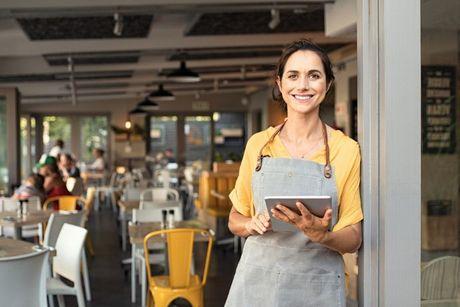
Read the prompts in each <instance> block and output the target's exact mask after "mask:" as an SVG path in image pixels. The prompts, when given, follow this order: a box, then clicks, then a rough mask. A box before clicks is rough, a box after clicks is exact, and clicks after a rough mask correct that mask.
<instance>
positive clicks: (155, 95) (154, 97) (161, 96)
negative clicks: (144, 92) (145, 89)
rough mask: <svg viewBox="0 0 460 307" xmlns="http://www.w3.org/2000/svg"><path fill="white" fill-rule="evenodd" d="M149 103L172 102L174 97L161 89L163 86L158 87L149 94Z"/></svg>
mask: <svg viewBox="0 0 460 307" xmlns="http://www.w3.org/2000/svg"><path fill="white" fill-rule="evenodd" d="M147 98H148V100H150V101H174V100H176V97H174V95H173V94H172V93H171V92H170V91H167V90H165V89H164V88H163V84H159V85H158V89H157V90H155V91H153V92H151V93H150V94H149V95H148V96H147Z"/></svg>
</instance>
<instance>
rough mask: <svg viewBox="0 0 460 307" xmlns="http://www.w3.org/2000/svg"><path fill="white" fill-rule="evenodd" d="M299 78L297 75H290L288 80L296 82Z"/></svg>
mask: <svg viewBox="0 0 460 307" xmlns="http://www.w3.org/2000/svg"><path fill="white" fill-rule="evenodd" d="M296 78H297V76H296V75H288V79H291V80H295V79H296Z"/></svg>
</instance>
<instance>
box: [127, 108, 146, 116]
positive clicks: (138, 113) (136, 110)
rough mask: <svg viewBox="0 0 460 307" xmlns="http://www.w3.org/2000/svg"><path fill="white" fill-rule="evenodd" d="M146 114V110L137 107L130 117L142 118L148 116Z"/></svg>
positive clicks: (130, 113) (130, 112)
mask: <svg viewBox="0 0 460 307" xmlns="http://www.w3.org/2000/svg"><path fill="white" fill-rule="evenodd" d="M146 114H147V112H146V111H145V110H142V109H141V108H139V107H138V106H136V107H135V108H134V109H132V110H131V111H129V115H130V116H142V115H146Z"/></svg>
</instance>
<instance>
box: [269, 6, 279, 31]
mask: <svg viewBox="0 0 460 307" xmlns="http://www.w3.org/2000/svg"><path fill="white" fill-rule="evenodd" d="M270 15H271V17H272V18H271V20H270V22H269V23H268V27H269V28H270V29H272V30H275V28H276V27H278V25H279V24H280V21H281V19H280V11H279V10H278V9H271V10H270Z"/></svg>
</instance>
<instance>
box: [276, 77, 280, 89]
mask: <svg viewBox="0 0 460 307" xmlns="http://www.w3.org/2000/svg"><path fill="white" fill-rule="evenodd" d="M276 85H277V86H278V90H279V91H280V92H281V79H280V77H276Z"/></svg>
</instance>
